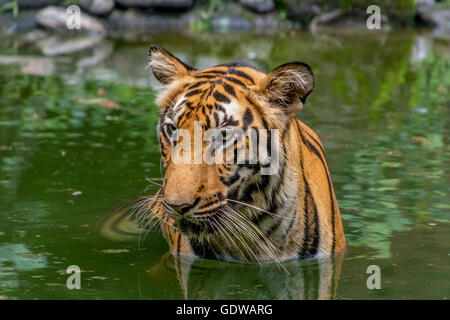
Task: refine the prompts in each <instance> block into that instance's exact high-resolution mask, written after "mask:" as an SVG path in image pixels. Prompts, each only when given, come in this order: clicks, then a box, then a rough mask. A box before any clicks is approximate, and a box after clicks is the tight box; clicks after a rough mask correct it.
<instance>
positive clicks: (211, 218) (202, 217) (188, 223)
mask: <svg viewBox="0 0 450 320" xmlns="http://www.w3.org/2000/svg"><path fill="white" fill-rule="evenodd" d="M225 207H226V203H225V204H222V205H220V206H217V207H215V208H213V209H209V210H205V211H201V212H194V213H192V214H190V215H180V217H178V219H175V223H176V225H177V226H178V227H179V228H180V230H181V231H182V232H183V233H185V234H187V235H191V236H194V237H195V236H196V235H207V234H213V233H215V232H216V229H215V227H214V224H215V223H217V222H216V219H215V217H218V216H220V215H221V214H223V211H222V210H223V209H224V208H225Z"/></svg>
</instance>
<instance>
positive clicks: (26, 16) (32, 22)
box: [0, 10, 37, 33]
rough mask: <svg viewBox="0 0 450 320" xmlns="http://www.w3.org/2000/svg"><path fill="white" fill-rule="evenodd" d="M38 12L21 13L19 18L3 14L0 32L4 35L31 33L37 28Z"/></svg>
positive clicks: (27, 11)
mask: <svg viewBox="0 0 450 320" xmlns="http://www.w3.org/2000/svg"><path fill="white" fill-rule="evenodd" d="M36 12H37V10H26V11H21V12H20V13H19V15H18V16H17V17H13V16H12V15H11V14H2V15H1V18H0V31H1V32H2V33H3V32H5V33H15V32H24V31H30V30H33V29H35V28H36V27H37V23H36Z"/></svg>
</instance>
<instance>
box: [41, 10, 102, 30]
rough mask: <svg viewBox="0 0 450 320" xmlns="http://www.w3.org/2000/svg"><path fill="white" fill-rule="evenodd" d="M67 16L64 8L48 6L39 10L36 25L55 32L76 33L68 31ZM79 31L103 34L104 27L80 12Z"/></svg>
mask: <svg viewBox="0 0 450 320" xmlns="http://www.w3.org/2000/svg"><path fill="white" fill-rule="evenodd" d="M68 18H69V15H68V14H67V13H66V9H65V8H61V7H54V6H50V7H47V8H45V9H42V10H40V11H39V12H38V13H37V15H36V20H37V22H38V24H40V25H41V26H43V27H46V28H49V29H52V30H56V31H65V32H70V31H76V30H70V29H69V28H68V27H67V25H66V23H67V21H68ZM80 20H81V21H80V26H81V29H80V30H81V31H90V32H98V33H105V27H104V26H103V24H102V23H101V22H100V21H99V20H97V19H96V18H94V17H91V16H89V15H87V14H86V13H83V12H81V19H80Z"/></svg>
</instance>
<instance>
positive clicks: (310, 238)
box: [138, 45, 346, 263]
mask: <svg viewBox="0 0 450 320" xmlns="http://www.w3.org/2000/svg"><path fill="white" fill-rule="evenodd" d="M149 66H150V68H151V70H152V72H153V74H154V76H155V77H156V79H157V80H158V81H159V82H160V83H161V84H162V86H163V89H162V90H161V92H160V93H159V95H158V97H157V100H156V102H157V104H158V105H159V107H160V111H161V116H160V119H159V122H158V128H157V130H158V137H159V143H160V149H161V154H162V162H163V165H164V170H165V173H164V178H163V184H162V185H161V187H160V189H159V190H158V191H157V192H156V194H155V195H154V196H148V197H144V198H143V199H142V200H141V203H140V204H139V210H138V214H139V215H140V216H141V217H143V218H140V219H139V221H144V222H143V223H144V224H147V225H148V224H152V223H155V224H158V225H160V227H161V229H162V231H163V235H164V237H165V239H166V240H167V242H168V244H169V246H170V250H171V252H172V254H174V255H175V256H177V257H179V256H195V257H201V258H212V259H226V260H228V259H231V260H238V261H247V262H259V263H261V262H266V261H276V262H280V261H286V260H293V259H302V258H309V257H318V256H327V255H334V254H335V253H339V252H342V251H343V249H344V248H345V243H346V241H345V236H344V231H343V226H342V221H341V217H340V212H339V208H338V205H337V201H336V196H335V193H334V189H333V185H332V181H331V177H330V172H329V169H328V166H327V163H326V157H325V151H324V148H323V145H322V143H321V141H320V139H319V137H318V136H317V134H316V133H315V132H314V131H313V130H312V129H311V128H310V127H308V126H307V125H306V124H305V123H303V122H302V121H300V120H298V119H297V118H296V115H297V113H299V111H300V110H301V109H302V107H303V105H304V104H305V102H306V98H307V97H308V95H309V94H310V93H311V92H312V91H313V89H314V85H315V79H314V75H313V72H312V70H311V68H310V67H309V66H308V65H307V64H305V63H302V62H290V63H286V64H283V65H281V66H279V67H277V68H275V69H274V70H273V71H271V72H270V73H268V74H266V73H264V72H261V71H259V70H258V69H256V68H254V67H252V66H251V65H249V64H247V63H243V62H233V63H228V64H222V65H217V66H214V67H210V68H206V69H201V70H198V69H195V68H193V67H191V66H189V65H187V64H186V63H184V62H182V61H181V60H179V59H178V58H176V57H175V56H173V55H172V54H171V53H169V52H168V51H167V50H165V49H163V48H161V47H159V46H156V45H152V46H150V49H149ZM211 130H215V131H214V132H216V133H217V136H216V137H215V138H217V139H219V138H220V139H219V140H220V141H221V142H222V143H225V144H226V145H228V149H227V150H232V153H233V154H234V155H235V157H237V154H238V152H237V151H238V150H244V161H240V162H238V161H234V162H233V161H228V160H229V159H228V158H227V161H215V162H207V161H204V159H203V158H202V161H200V162H199V161H195V152H196V151H195V150H197V149H199V148H200V149H201V150H204V149H205V148H208V147H210V143H211V140H208V139H206V140H205V139H202V140H200V142H198V141H197V142H196V141H195V139H193V141H188V140H186V138H184V137H183V139H180V135H181V133H188V134H190V135H191V136H193V137H195V136H196V135H197V134H198V133H199V132H200V133H203V134H204V133H207V132H209V131H211ZM251 130H253V131H255V132H256V131H258V130H265V132H267V135H268V136H269V137H268V138H267V137H266V139H265V140H263V139H262V138H261V136H258V134H256V136H257V139H259V140H257V143H259V145H261V144H267V146H266V147H267V148H268V149H269V150H271V151H268V152H269V153H270V152H272V149H273V145H276V146H277V148H276V153H277V162H278V163H277V167H276V170H275V172H271V173H269V174H263V169H265V168H266V169H267V165H268V164H267V161H264V159H261V158H256V161H253V162H252V163H250V161H246V160H245V156H248V153H249V152H250V151H249V150H250V149H251V148H250V144H251V143H253V144H254V143H255V142H254V140H252V139H250V138H251V137H254V136H255V135H251V134H248V135H245V134H246V133H247V132H250V131H251ZM230 132H243V133H244V138H242V139H237V138H236V137H235V136H234V135H233V134H229V133H230ZM261 132H263V131H261ZM272 133H274V134H272ZM275 133H277V134H275ZM183 141H184V144H185V145H186V143H187V145H188V147H189V146H191V147H192V152H190V153H189V152H186V150H184V151H183V152H184V154H183V156H184V160H186V157H187V159H188V160H190V161H182V162H180V161H175V157H176V154H177V148H178V147H179V145H180V144H181V143H183ZM252 141H253V142H252ZM260 141H263V142H260ZM183 152H182V153H183ZM225 153H226V152H225ZM225 153H224V152H222V153H219V152H217V150H216V149H214V150H213V152H212V154H213V155H214V156H216V157H218V158H220V157H221V156H222V157H224V156H225V155H224V154H225ZM197 160H198V159H197ZM222 160H223V159H222ZM234 160H236V159H234Z"/></svg>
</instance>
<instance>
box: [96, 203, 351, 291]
mask: <svg viewBox="0 0 450 320" xmlns="http://www.w3.org/2000/svg"><path fill="white" fill-rule="evenodd" d="M98 227H99V232H100V234H101V235H102V236H103V237H105V238H107V239H108V240H110V241H114V242H142V241H143V240H144V237H145V235H146V233H147V231H148V230H144V229H141V228H139V227H137V224H136V215H130V211H129V210H127V209H126V208H123V209H122V210H117V211H116V212H114V213H113V214H108V215H107V216H105V217H104V219H102V221H100V223H99V226H98ZM343 258H344V254H343V253H340V254H336V255H335V256H333V257H323V258H311V259H306V260H295V261H290V262H285V263H283V268H281V267H280V266H279V265H278V264H276V263H264V264H262V265H259V264H254V265H249V264H244V263H231V262H217V261H214V260H210V259H201V258H198V257H176V256H173V255H172V254H171V253H170V252H167V253H166V254H165V255H163V256H162V257H161V259H160V261H159V263H157V264H156V265H154V266H152V267H151V268H150V273H149V274H147V275H148V276H149V277H151V281H152V282H154V283H157V284H158V285H159V286H160V287H168V286H169V287H170V285H168V283H167V281H170V280H167V279H173V280H176V281H177V282H178V285H179V287H180V290H181V293H182V296H183V297H184V298H185V299H275V300H283V299H287V300H316V299H319V300H327V299H335V298H336V293H337V288H338V283H339V278H340V274H341V269H342V263H343ZM170 282H171V283H172V281H170Z"/></svg>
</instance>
